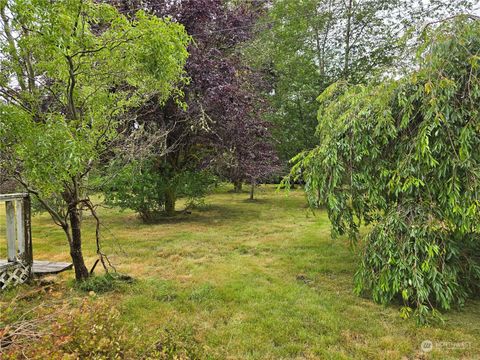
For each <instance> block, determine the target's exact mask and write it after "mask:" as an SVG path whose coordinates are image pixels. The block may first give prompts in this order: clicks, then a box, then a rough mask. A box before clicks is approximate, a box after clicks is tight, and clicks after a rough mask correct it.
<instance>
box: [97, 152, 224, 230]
mask: <svg viewBox="0 0 480 360" xmlns="http://www.w3.org/2000/svg"><path fill="white" fill-rule="evenodd" d="M159 166H160V165H158V164H156V162H155V161H142V162H132V163H130V164H128V165H126V166H116V165H113V166H112V168H111V169H110V171H109V174H114V176H112V178H111V179H110V180H109V181H108V182H106V186H104V187H103V189H104V194H105V199H106V202H107V204H109V205H114V206H119V207H121V208H123V209H131V210H134V211H135V212H137V213H138V214H139V216H140V218H141V219H142V220H143V221H144V222H152V221H155V220H157V219H158V218H159V217H161V216H162V215H165V214H166V215H172V214H173V213H172V212H173V211H174V206H175V202H176V200H177V199H179V198H186V199H187V207H188V206H191V205H194V204H196V203H198V202H199V201H200V200H201V199H202V198H203V197H204V196H205V195H206V194H207V193H208V192H209V191H210V189H211V187H212V186H213V184H214V182H215V177H214V176H213V175H212V174H211V173H210V172H208V171H204V170H198V171H197V170H194V169H191V170H184V171H182V172H177V171H173V170H172V171H169V169H168V168H165V167H161V168H159Z"/></svg>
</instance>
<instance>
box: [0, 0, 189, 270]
mask: <svg viewBox="0 0 480 360" xmlns="http://www.w3.org/2000/svg"><path fill="white" fill-rule="evenodd" d="M0 15H1V20H2V26H1V30H0V31H1V33H2V37H1V39H0V52H1V54H2V57H1V59H0V67H1V70H2V71H1V77H0V98H1V104H0V114H1V119H0V139H1V141H0V155H1V156H0V161H1V163H0V166H1V167H2V170H4V171H7V172H8V173H9V175H10V176H11V177H14V178H15V179H17V180H18V181H19V182H21V183H22V184H23V185H24V187H25V188H26V190H27V191H29V192H30V193H31V194H33V195H35V196H36V197H37V198H38V199H39V200H40V202H41V203H42V205H43V206H44V207H45V208H46V209H47V210H48V211H49V213H50V215H51V216H52V218H53V220H54V221H55V222H56V223H57V224H58V225H59V226H61V227H62V229H63V230H64V231H65V234H66V236H67V239H68V241H69V244H70V248H71V254H72V258H73V261H74V265H75V271H76V276H77V279H81V278H85V277H87V276H88V272H87V270H86V267H85V265H84V262H83V258H82V253H81V222H80V219H79V212H80V211H81V209H82V207H84V206H87V207H88V208H90V209H91V204H90V203H89V200H88V189H87V186H86V185H87V179H88V175H89V173H90V172H91V170H92V169H93V168H94V167H95V166H96V165H97V163H98V161H99V159H100V158H101V157H102V156H103V154H104V153H105V152H106V151H108V150H109V146H110V144H111V141H112V140H113V139H118V131H117V130H118V128H119V127H120V126H122V127H125V126H128V125H126V124H128V120H129V119H128V118H127V115H128V110H129V109H130V108H132V107H138V106H139V105H140V104H142V103H144V102H145V101H146V100H148V99H149V98H151V97H153V96H155V97H156V98H159V99H163V100H164V99H166V98H167V97H169V96H170V95H171V93H172V92H177V90H176V89H177V84H178V82H179V81H182V77H183V75H184V74H183V72H184V71H183V67H184V65H185V62H186V58H187V55H188V53H187V50H186V46H187V44H188V43H189V40H190V39H189V37H188V35H187V34H186V32H185V31H184V28H183V27H182V26H181V25H179V24H176V23H173V22H171V21H169V20H161V19H158V18H156V17H153V16H149V15H146V14H145V13H144V12H142V11H139V12H138V13H137V14H136V16H135V20H133V21H132V20H129V19H127V18H126V17H125V16H123V15H121V14H119V13H118V11H117V10H116V9H115V8H114V7H112V6H109V5H106V4H100V3H97V2H94V1H90V0H60V1H54V2H51V1H44V0H33V1H30V0H28V1H24V0H13V1H2V2H1V3H0ZM52 199H53V200H52ZM52 204H57V205H58V204H60V206H59V207H58V206H53V205H52Z"/></svg>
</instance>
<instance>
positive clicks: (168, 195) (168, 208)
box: [165, 189, 177, 216]
mask: <svg viewBox="0 0 480 360" xmlns="http://www.w3.org/2000/svg"><path fill="white" fill-rule="evenodd" d="M176 201H177V199H176V196H175V191H174V190H172V189H167V190H166V191H165V213H166V214H167V215H168V216H173V215H175V202H176Z"/></svg>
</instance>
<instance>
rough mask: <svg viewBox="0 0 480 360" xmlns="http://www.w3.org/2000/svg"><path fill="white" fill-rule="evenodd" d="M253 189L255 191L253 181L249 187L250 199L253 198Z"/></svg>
mask: <svg viewBox="0 0 480 360" xmlns="http://www.w3.org/2000/svg"><path fill="white" fill-rule="evenodd" d="M254 191H255V183H254V182H252V184H251V187H250V200H253V195H254Z"/></svg>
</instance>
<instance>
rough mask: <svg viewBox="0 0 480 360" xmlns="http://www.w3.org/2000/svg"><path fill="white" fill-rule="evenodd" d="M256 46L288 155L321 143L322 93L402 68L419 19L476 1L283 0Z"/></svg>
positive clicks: (255, 60) (273, 5) (282, 149)
mask: <svg viewBox="0 0 480 360" xmlns="http://www.w3.org/2000/svg"><path fill="white" fill-rule="evenodd" d="M267 4H268V6H267V12H266V16H265V17H264V18H263V20H262V21H261V22H259V25H258V27H257V30H256V33H257V34H258V35H257V36H256V38H255V39H254V41H253V42H252V43H251V47H250V51H249V52H250V54H251V55H250V58H251V62H252V64H254V65H255V66H257V67H258V68H260V69H262V70H263V71H265V72H266V73H268V74H269V77H268V79H269V80H270V83H271V87H270V89H269V91H268V92H267V94H266V97H267V99H268V101H269V102H270V103H271V106H272V111H271V112H269V113H268V114H266V115H267V116H266V119H267V120H268V121H269V122H271V123H273V124H274V127H273V136H274V138H275V139H276V140H277V142H278V143H277V149H278V152H279V156H280V158H281V160H282V161H283V162H284V163H286V162H288V161H289V160H290V159H291V158H292V157H293V156H295V155H296V154H297V153H299V152H301V151H303V150H306V149H311V148H313V147H314V146H315V144H316V137H315V128H316V125H317V122H316V113H317V107H316V104H315V99H316V98H317V96H318V94H321V93H322V92H323V91H324V90H325V89H326V88H327V87H328V86H329V85H331V84H332V83H334V82H336V81H338V80H340V79H343V80H346V81H349V82H350V83H352V84H361V83H366V82H368V80H369V79H371V78H373V77H375V76H376V75H378V74H381V73H383V72H384V71H385V70H386V69H388V70H389V71H391V68H392V65H394V66H395V67H396V68H401V67H402V66H403V65H404V64H403V62H402V61H400V59H402V58H406V57H404V56H400V54H401V53H403V52H404V50H405V48H406V45H408V46H409V45H410V44H406V43H405V42H403V41H399V40H400V39H401V38H402V37H403V36H404V35H405V33H406V32H407V31H408V29H410V28H411V27H412V26H415V25H417V24H422V23H424V22H425V21H426V20H428V19H437V18H441V17H442V16H443V15H444V14H450V15H452V14H454V13H457V12H461V11H462V10H463V9H465V8H468V6H469V2H468V1H450V0H441V1H437V0H432V1H415V0H409V1H399V0H362V1H359V0H304V1H297V0H276V1H270V2H267Z"/></svg>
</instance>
